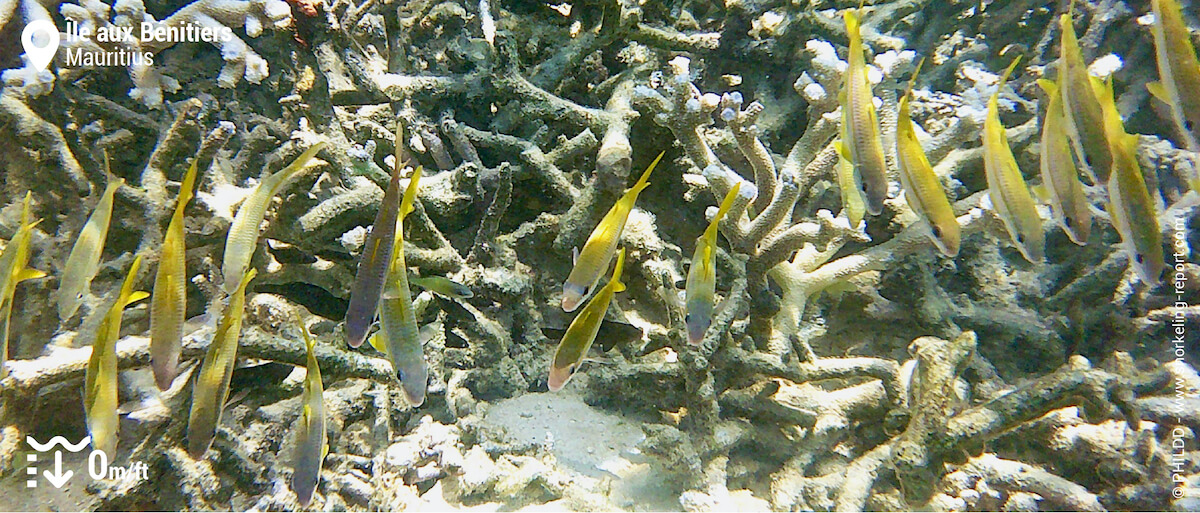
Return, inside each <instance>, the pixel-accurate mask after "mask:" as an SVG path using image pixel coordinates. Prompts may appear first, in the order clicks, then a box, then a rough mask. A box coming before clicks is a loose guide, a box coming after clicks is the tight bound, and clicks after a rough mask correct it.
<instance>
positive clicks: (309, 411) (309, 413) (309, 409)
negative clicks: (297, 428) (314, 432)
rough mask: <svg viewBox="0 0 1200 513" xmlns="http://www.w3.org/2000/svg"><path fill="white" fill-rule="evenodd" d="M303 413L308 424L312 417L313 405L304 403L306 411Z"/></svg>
mask: <svg viewBox="0 0 1200 513" xmlns="http://www.w3.org/2000/svg"><path fill="white" fill-rule="evenodd" d="M301 415H302V418H303V419H304V423H305V424H307V423H308V420H309V419H311V418H312V407H311V406H309V405H307V404H306V405H304V411H303V412H302V413H301Z"/></svg>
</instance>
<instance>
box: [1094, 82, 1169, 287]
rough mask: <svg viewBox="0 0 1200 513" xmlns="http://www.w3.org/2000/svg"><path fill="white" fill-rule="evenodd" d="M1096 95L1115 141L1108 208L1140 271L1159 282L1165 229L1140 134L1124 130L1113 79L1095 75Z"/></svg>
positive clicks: (1152, 281)
mask: <svg viewBox="0 0 1200 513" xmlns="http://www.w3.org/2000/svg"><path fill="white" fill-rule="evenodd" d="M1092 80H1093V86H1094V87H1095V88H1096V95H1097V96H1099V97H1100V102H1101V105H1102V106H1103V107H1104V129H1105V130H1106V131H1107V132H1108V140H1109V141H1110V142H1111V144H1112V156H1113V172H1112V175H1111V176H1109V178H1108V203H1109V206H1108V210H1109V215H1110V216H1111V217H1112V222H1113V227H1114V228H1116V229H1117V233H1119V234H1121V241H1122V242H1123V244H1124V246H1125V250H1126V251H1128V252H1129V258H1130V261H1131V262H1132V263H1133V268H1134V270H1135V271H1137V275H1138V277H1139V278H1141V280H1142V281H1143V282H1145V283H1146V284H1148V285H1151V286H1153V285H1158V283H1159V277H1160V276H1162V271H1163V267H1164V266H1165V263H1164V260H1163V249H1162V233H1161V232H1160V231H1159V224H1158V209H1157V207H1156V206H1155V203H1154V201H1153V200H1152V199H1151V196H1150V191H1149V189H1147V188H1146V182H1145V180H1144V178H1143V177H1142V168H1141V166H1140V165H1139V164H1138V160H1137V144H1138V140H1137V136H1135V135H1130V134H1127V133H1125V127H1124V125H1123V124H1122V123H1121V115H1120V114H1119V113H1118V112H1117V105H1116V103H1115V101H1114V100H1113V90H1112V79H1111V78H1109V79H1108V80H1107V81H1103V82H1102V81H1100V80H1099V79H1095V78H1093V79H1092Z"/></svg>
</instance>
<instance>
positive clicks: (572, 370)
mask: <svg viewBox="0 0 1200 513" xmlns="http://www.w3.org/2000/svg"><path fill="white" fill-rule="evenodd" d="M576 367H577V365H575V364H571V365H568V366H567V375H568V376H570V375H572V374H575V368H576Z"/></svg>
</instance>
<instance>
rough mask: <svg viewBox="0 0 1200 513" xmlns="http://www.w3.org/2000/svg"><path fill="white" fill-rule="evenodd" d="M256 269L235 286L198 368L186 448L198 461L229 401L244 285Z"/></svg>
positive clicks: (240, 323)
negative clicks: (230, 380)
mask: <svg viewBox="0 0 1200 513" xmlns="http://www.w3.org/2000/svg"><path fill="white" fill-rule="evenodd" d="M257 273H258V270H257V269H250V270H249V271H247V272H246V274H245V275H243V276H242V279H241V281H239V282H238V287H237V289H235V290H234V291H233V294H232V295H230V296H229V305H228V306H227V307H226V308H225V314H224V315H222V316H221V322H220V323H218V324H217V331H216V333H213V339H212V342H210V343H209V344H208V352H207V353H205V355H204V362H203V363H201V364H200V373H199V375H198V376H197V377H196V384H195V386H194V388H193V389H192V411H191V413H190V414H189V415H188V427H187V444H188V454H190V455H191V456H192V458H196V459H199V458H200V457H201V456H204V453H205V452H206V451H208V448H209V446H211V445H212V441H213V437H214V436H216V434H217V426H218V425H219V424H220V423H221V410H223V409H224V408H225V401H226V400H227V399H229V378H231V377H233V368H234V367H235V364H236V363H237V349H238V339H239V338H240V337H241V333H242V315H243V314H244V310H245V305H246V285H249V284H250V280H252V279H254V275H255V274H257Z"/></svg>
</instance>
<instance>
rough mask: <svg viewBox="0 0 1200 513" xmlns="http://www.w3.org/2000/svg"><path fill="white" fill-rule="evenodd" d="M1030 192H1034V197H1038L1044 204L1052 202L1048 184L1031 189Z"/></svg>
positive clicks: (1040, 184) (1041, 184)
mask: <svg viewBox="0 0 1200 513" xmlns="http://www.w3.org/2000/svg"><path fill="white" fill-rule="evenodd" d="M1029 192H1032V193H1033V195H1034V197H1036V198H1037V199H1038V200H1040V201H1041V202H1042V203H1049V202H1050V190H1049V189H1047V188H1046V184H1044V183H1039V184H1037V185H1034V186H1032V187H1030V188H1029Z"/></svg>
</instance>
